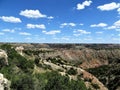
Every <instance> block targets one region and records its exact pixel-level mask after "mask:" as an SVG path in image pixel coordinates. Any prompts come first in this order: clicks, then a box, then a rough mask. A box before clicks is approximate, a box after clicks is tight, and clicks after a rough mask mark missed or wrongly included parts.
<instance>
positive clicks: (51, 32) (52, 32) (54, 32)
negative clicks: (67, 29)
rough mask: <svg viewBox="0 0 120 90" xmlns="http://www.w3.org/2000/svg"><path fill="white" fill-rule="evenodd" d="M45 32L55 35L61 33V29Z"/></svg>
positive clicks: (45, 32)
mask: <svg viewBox="0 0 120 90" xmlns="http://www.w3.org/2000/svg"><path fill="white" fill-rule="evenodd" d="M42 32H43V33H44V34H48V35H55V34H57V33H61V31H60V30H51V31H48V32H47V31H42Z"/></svg>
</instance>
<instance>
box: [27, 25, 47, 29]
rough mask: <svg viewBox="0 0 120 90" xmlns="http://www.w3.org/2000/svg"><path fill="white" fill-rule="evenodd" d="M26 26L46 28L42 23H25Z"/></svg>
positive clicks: (29, 27)
mask: <svg viewBox="0 0 120 90" xmlns="http://www.w3.org/2000/svg"><path fill="white" fill-rule="evenodd" d="M26 27H27V28H28V29H32V28H33V29H34V28H39V29H46V27H45V25H44V24H27V25H26Z"/></svg>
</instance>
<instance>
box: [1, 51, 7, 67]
mask: <svg viewBox="0 0 120 90" xmlns="http://www.w3.org/2000/svg"><path fill="white" fill-rule="evenodd" d="M0 60H4V64H5V65H8V55H7V53H6V52H5V51H4V50H2V49H0Z"/></svg>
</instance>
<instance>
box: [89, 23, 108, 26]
mask: <svg viewBox="0 0 120 90" xmlns="http://www.w3.org/2000/svg"><path fill="white" fill-rule="evenodd" d="M106 26H107V24H106V23H99V24H93V25H90V27H106Z"/></svg>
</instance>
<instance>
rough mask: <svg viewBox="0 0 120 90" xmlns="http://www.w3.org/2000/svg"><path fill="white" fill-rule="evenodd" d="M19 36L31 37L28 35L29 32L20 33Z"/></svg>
mask: <svg viewBox="0 0 120 90" xmlns="http://www.w3.org/2000/svg"><path fill="white" fill-rule="evenodd" d="M19 34H20V35H24V36H30V35H31V34H30V33H27V32H20V33H19Z"/></svg>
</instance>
